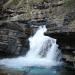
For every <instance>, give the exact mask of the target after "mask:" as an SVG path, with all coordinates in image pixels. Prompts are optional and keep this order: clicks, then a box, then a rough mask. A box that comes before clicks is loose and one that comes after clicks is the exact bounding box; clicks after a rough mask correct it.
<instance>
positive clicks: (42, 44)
mask: <svg viewBox="0 0 75 75" xmlns="http://www.w3.org/2000/svg"><path fill="white" fill-rule="evenodd" d="M46 30H47V29H46V27H45V26H43V27H39V28H38V30H37V32H36V33H35V35H34V36H33V37H30V38H29V41H30V50H29V51H28V53H27V54H26V55H25V56H20V57H17V58H7V59H1V60H0V65H5V66H8V67H12V68H22V67H25V66H26V67H27V66H38V67H52V66H57V65H59V64H61V62H60V59H61V52H60V50H59V49H58V45H57V44H56V39H54V38H51V37H48V36H44V32H46Z"/></svg>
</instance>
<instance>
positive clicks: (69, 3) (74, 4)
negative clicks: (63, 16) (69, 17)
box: [64, 0, 75, 8]
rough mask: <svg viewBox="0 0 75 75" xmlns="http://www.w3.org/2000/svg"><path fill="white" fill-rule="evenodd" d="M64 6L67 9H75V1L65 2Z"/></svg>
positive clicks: (65, 0)
mask: <svg viewBox="0 0 75 75" xmlns="http://www.w3.org/2000/svg"><path fill="white" fill-rule="evenodd" d="M64 4H65V6H66V7H69V8H73V7H75V0H64Z"/></svg>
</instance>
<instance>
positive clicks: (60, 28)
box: [0, 0, 75, 62]
mask: <svg viewBox="0 0 75 75" xmlns="http://www.w3.org/2000/svg"><path fill="white" fill-rule="evenodd" d="M44 24H45V25H46V27H47V29H48V30H47V32H46V33H45V35H47V36H52V37H54V38H56V39H57V42H58V44H59V45H60V47H61V49H62V52H63V55H64V58H66V60H69V61H71V59H68V58H69V57H71V56H72V58H73V61H74V62H75V39H74V38H75V37H74V36H75V0H2V1H0V39H1V41H0V48H1V50H0V51H1V52H2V53H3V54H7V52H8V53H9V54H10V53H12V54H23V53H24V50H25V52H26V51H27V50H28V49H29V45H28V44H29V41H28V38H29V36H30V35H33V34H34V32H35V31H36V29H37V27H38V26H40V25H44ZM30 25H31V27H30ZM34 27H35V28H34ZM32 30H33V31H34V32H33V31H32ZM6 37H7V39H8V40H7V39H6ZM5 49H7V50H6V51H5ZM10 50H11V51H10ZM1 52H0V53H1ZM2 53H1V54H2ZM24 54H25V53H24ZM67 56H69V57H67Z"/></svg>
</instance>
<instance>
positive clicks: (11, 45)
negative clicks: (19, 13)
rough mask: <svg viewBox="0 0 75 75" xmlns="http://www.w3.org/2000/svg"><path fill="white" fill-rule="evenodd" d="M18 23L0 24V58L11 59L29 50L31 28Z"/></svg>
mask: <svg viewBox="0 0 75 75" xmlns="http://www.w3.org/2000/svg"><path fill="white" fill-rule="evenodd" d="M23 25H24V24H22V23H20V24H19V23H18V22H2V23H1V24H0V29H1V30H0V56H3V57H9V56H10V57H13V56H19V55H25V54H26V52H27V51H28V50H29V40H28V38H29V37H30V36H31V34H32V28H31V27H30V26H26V25H24V26H23Z"/></svg>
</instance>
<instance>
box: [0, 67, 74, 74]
mask: <svg viewBox="0 0 75 75" xmlns="http://www.w3.org/2000/svg"><path fill="white" fill-rule="evenodd" d="M1 70H2V72H5V71H6V70H7V73H8V74H9V75H13V74H14V75H75V71H70V70H67V69H65V68H64V67H63V66H55V67H51V68H43V67H23V68H21V69H14V68H2V69H0V72H1ZM8 74H5V75H8ZM0 75H1V74H0Z"/></svg>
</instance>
